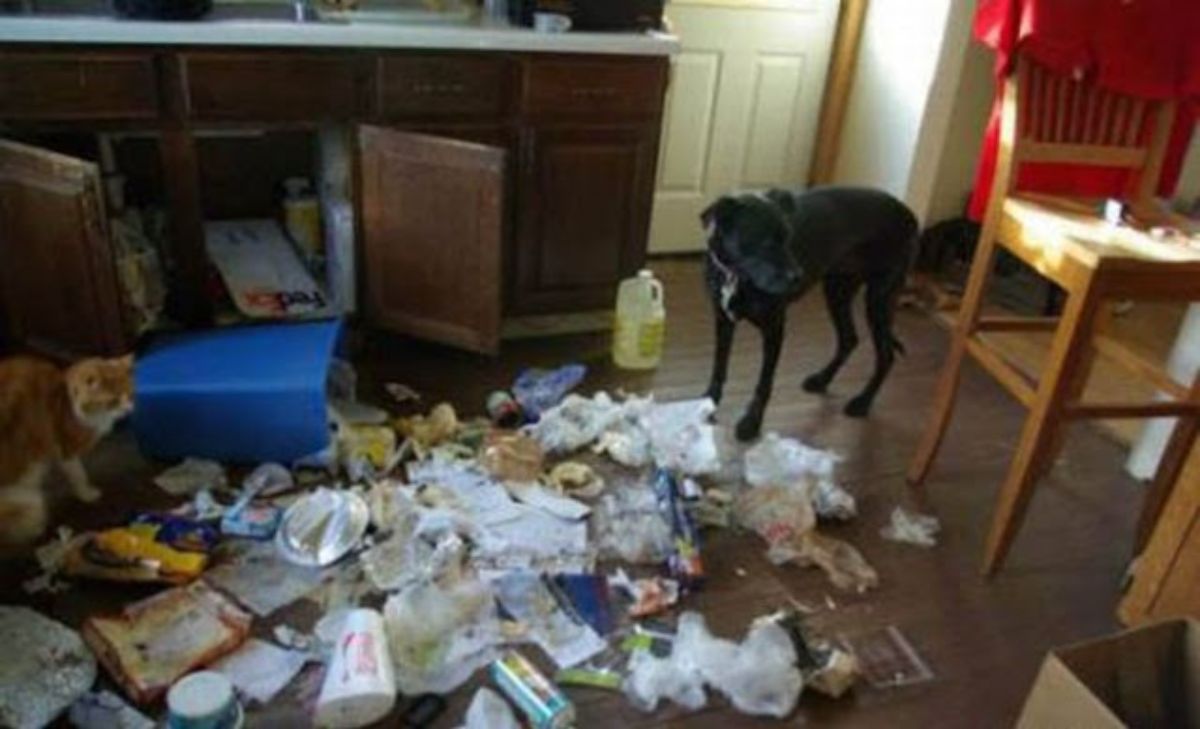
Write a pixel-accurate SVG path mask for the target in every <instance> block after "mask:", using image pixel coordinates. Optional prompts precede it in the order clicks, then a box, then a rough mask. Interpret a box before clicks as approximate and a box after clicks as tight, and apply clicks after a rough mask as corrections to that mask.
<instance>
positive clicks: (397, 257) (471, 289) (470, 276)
mask: <svg viewBox="0 0 1200 729" xmlns="http://www.w3.org/2000/svg"><path fill="white" fill-rule="evenodd" d="M359 143H360V148H361V170H362V180H361V195H362V216H363V223H362V232H363V258H362V262H363V270H364V275H363V281H364V283H365V286H366V292H365V296H364V304H365V306H366V313H367V317H368V318H369V319H370V321H371V322H372V323H373V324H375V325H377V326H380V327H383V328H386V329H390V330H392V331H396V332H400V333H404V334H411V335H413V336H417V337H422V338H425V339H431V340H433V341H437V342H443V343H445V344H451V345H454V346H458V347H462V348H464V349H470V350H473V351H477V352H487V353H494V352H496V350H497V348H498V346H499V333H500V308H501V300H500V291H501V288H500V284H501V261H502V251H501V246H502V240H503V228H504V212H503V211H504V178H505V173H504V170H505V157H506V155H505V152H504V150H502V149H497V148H495V147H488V146H484V145H479V144H471V143H468V142H461V141H455V140H450V139H443V138H439V137H430V136H424V135H419V134H411V133H407V132H400V131H397V130H394V129H386V128H382V127H370V126H367V127H362V128H361V129H360V130H359Z"/></svg>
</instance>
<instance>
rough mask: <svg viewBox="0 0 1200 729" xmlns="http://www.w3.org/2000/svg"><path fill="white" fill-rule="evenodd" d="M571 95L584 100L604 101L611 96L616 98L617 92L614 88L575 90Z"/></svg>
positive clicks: (572, 90)
mask: <svg viewBox="0 0 1200 729" xmlns="http://www.w3.org/2000/svg"><path fill="white" fill-rule="evenodd" d="M571 95H572V96H577V97H579V98H583V99H603V98H606V97H610V96H616V95H617V90H616V89H614V88H593V89H587V88H574V89H571Z"/></svg>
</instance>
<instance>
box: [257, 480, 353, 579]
mask: <svg viewBox="0 0 1200 729" xmlns="http://www.w3.org/2000/svg"><path fill="white" fill-rule="evenodd" d="M370 521H371V513H370V509H369V508H368V507H367V502H366V501H365V500H363V498H362V497H361V496H359V495H358V494H356V493H354V492H351V491H334V490H332V489H326V488H321V489H317V490H316V491H314V492H312V493H311V494H308V495H306V496H304V497H302V498H301V499H300V500H299V501H297V502H296V503H294V504H292V505H291V506H289V507H288V509H287V511H286V512H284V515H283V521H282V522H281V523H280V525H279V531H278V532H277V536H276V539H275V543H276V545H277V546H278V547H279V552H280V554H282V555H283V556H284V557H285V558H287V559H288V560H289V561H291V562H293V563H295V564H298V565H302V566H306V567H324V566H326V565H330V564H333V563H334V562H336V561H338V560H339V559H341V558H342V557H344V556H345V555H346V553H347V552H349V551H350V550H352V549H354V548H355V547H356V546H358V543H359V542H360V541H362V538H363V534H365V533H366V531H367V527H368V526H369V525H370Z"/></svg>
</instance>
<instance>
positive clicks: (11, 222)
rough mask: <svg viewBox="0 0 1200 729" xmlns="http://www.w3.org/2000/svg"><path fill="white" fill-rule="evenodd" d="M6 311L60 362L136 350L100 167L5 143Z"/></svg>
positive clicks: (0, 229) (1, 302) (1, 184)
mask: <svg viewBox="0 0 1200 729" xmlns="http://www.w3.org/2000/svg"><path fill="white" fill-rule="evenodd" d="M0 312H2V313H3V316H4V326H5V329H6V330H7V334H8V337H9V338H11V340H12V341H13V342H14V343H15V344H17V345H19V346H22V347H25V348H28V349H32V350H36V351H40V352H43V353H46V354H50V355H53V356H57V357H64V358H69V357H74V356H78V355H85V354H117V353H120V352H122V351H124V350H125V349H126V348H127V347H128V345H129V341H128V337H127V330H126V327H125V321H124V312H123V310H122V306H121V293H120V286H119V283H118V281H117V273H116V267H115V262H114V259H113V254H112V249H111V247H110V245H109V239H108V232H107V221H106V220H105V216H104V202H103V197H102V193H101V187H100V173H99V170H98V169H97V167H96V165H94V164H91V163H89V162H84V161H82V160H78V159H75V158H73V157H67V156H64V155H61V154H57V153H54V152H49V151H46V150H43V149H38V148H36V147H30V146H28V145H24V144H17V143H15V142H11V141H7V140H0Z"/></svg>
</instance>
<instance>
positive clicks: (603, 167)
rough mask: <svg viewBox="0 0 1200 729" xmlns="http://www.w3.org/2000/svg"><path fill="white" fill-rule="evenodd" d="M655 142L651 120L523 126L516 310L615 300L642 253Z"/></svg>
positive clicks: (555, 308) (557, 309)
mask: <svg viewBox="0 0 1200 729" xmlns="http://www.w3.org/2000/svg"><path fill="white" fill-rule="evenodd" d="M656 142H657V130H656V128H655V127H653V126H649V125H636V126H622V127H534V128H531V129H529V130H527V132H526V135H525V138H524V139H523V140H522V148H521V154H522V157H523V158H522V167H521V189H520V197H521V200H520V211H519V213H518V222H517V231H518V232H517V240H516V243H515V248H516V282H515V285H514V287H513V294H512V296H513V301H512V304H513V307H512V310H513V312H514V313H520V314H539V313H553V312H562V311H579V310H584V309H596V308H604V307H610V306H612V303H613V296H614V294H615V292H616V285H617V283H618V282H619V281H620V279H621V278H622V277H624V276H628V275H630V274H632V273H633V272H635V271H636V270H637V269H638V267H639V266H641V265H642V261H643V260H644V258H645V253H646V229H647V226H648V224H649V213H650V200H651V194H652V192H653V184H654V179H653V178H654V154H655V146H656Z"/></svg>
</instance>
